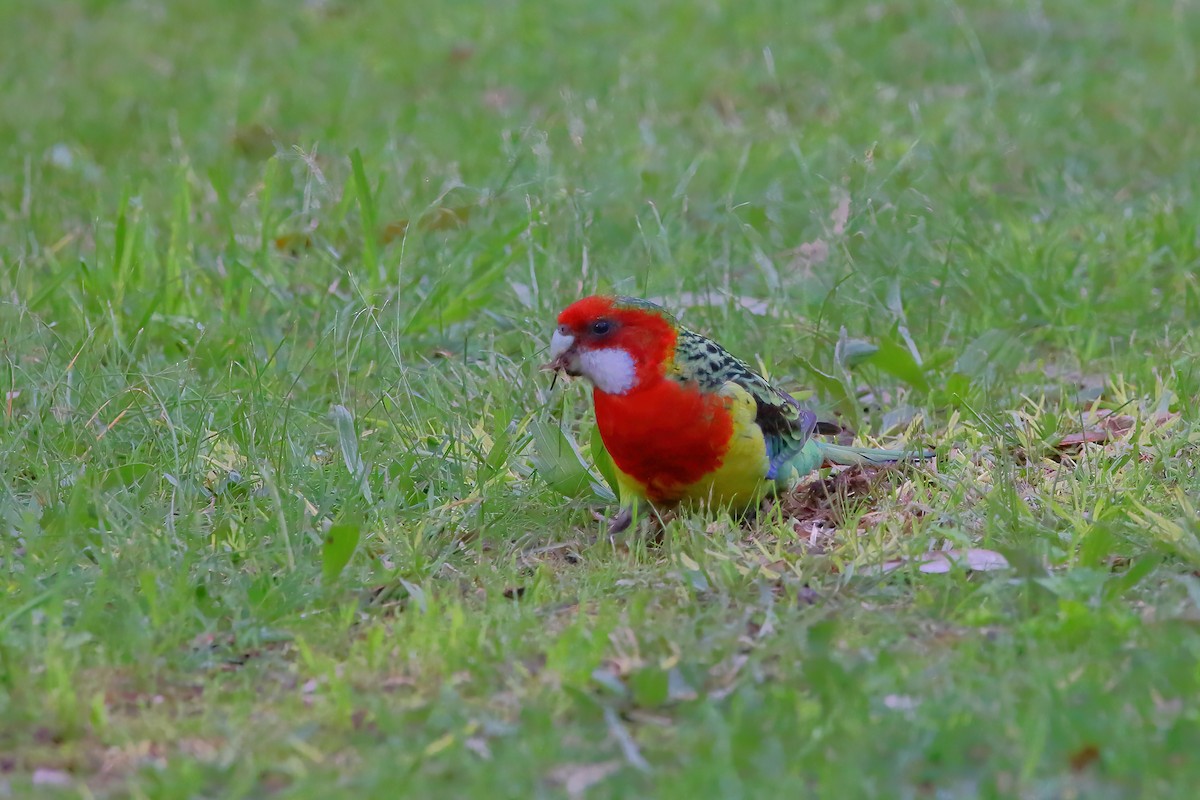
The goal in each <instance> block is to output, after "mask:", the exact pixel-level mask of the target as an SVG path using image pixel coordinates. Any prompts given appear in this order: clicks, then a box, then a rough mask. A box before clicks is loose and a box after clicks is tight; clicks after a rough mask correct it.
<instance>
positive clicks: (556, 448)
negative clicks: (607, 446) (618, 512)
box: [529, 420, 616, 501]
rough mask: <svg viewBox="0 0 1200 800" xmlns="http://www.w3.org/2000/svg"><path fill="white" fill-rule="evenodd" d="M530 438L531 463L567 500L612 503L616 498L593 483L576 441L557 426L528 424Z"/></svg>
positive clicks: (607, 490)
mask: <svg viewBox="0 0 1200 800" xmlns="http://www.w3.org/2000/svg"><path fill="white" fill-rule="evenodd" d="M529 433H530V435H531V436H532V437H533V450H534V452H533V464H534V466H535V467H536V468H537V471H538V474H539V475H541V476H542V480H544V481H545V482H546V484H547V485H548V486H550V488H552V489H554V490H555V491H556V492H559V493H560V494H563V495H566V496H567V497H588V496H589V495H592V496H595V497H599V498H601V499H603V500H607V501H613V500H616V496H615V495H614V494H613V493H612V491H611V490H609V488H608V487H607V486H604V485H603V484H601V483H600V482H599V481H597V480H596V478H595V476H594V475H592V472H591V470H589V469H588V466H587V463H586V462H585V461H584V459H583V453H581V452H580V451H579V446H578V445H577V444H576V443H575V440H574V439H573V438H572V437H571V436H570V435H569V434H568V433H567V432H566V431H564V430H562V428H560V427H558V425H556V424H554V423H551V422H547V421H545V420H534V421H533V422H532V423H530V425H529Z"/></svg>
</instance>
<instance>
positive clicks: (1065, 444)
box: [1055, 428, 1112, 450]
mask: <svg viewBox="0 0 1200 800" xmlns="http://www.w3.org/2000/svg"><path fill="white" fill-rule="evenodd" d="M1111 438H1112V434H1111V433H1109V432H1108V431H1106V430H1100V429H1098V428H1092V429H1089V430H1084V431H1078V432H1076V433H1068V434H1066V435H1065V436H1063V437H1062V438H1061V439H1059V440H1058V443H1057V444H1056V445H1055V446H1056V447H1058V448H1059V449H1060V450H1066V449H1068V448H1071V447H1079V446H1081V445H1085V444H1104V443H1105V442H1107V441H1108V440H1109V439H1111Z"/></svg>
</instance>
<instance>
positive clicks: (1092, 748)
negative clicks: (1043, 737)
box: [1069, 744, 1100, 772]
mask: <svg viewBox="0 0 1200 800" xmlns="http://www.w3.org/2000/svg"><path fill="white" fill-rule="evenodd" d="M1099 760H1100V748H1099V747H1097V746H1096V745H1094V744H1087V745H1084V746H1083V747H1081V748H1079V749H1078V750H1076V751H1075V752H1074V753H1071V756H1070V759H1069V761H1070V764H1071V769H1072V770H1074V771H1075V772H1082V771H1083V770H1085V769H1087V768H1088V767H1089V766H1091V765H1092V764H1094V763H1096V762H1097V761H1099Z"/></svg>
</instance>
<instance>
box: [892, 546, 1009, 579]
mask: <svg viewBox="0 0 1200 800" xmlns="http://www.w3.org/2000/svg"><path fill="white" fill-rule="evenodd" d="M905 564H915V565H916V567H917V571H918V572H925V573H928V574H932V575H941V574H944V573H947V572H951V571H952V570H954V569H955V568H956V567H961V568H963V569H967V570H970V571H972V572H989V571H991V570H996V569H1008V567H1009V564H1008V559H1007V558H1005V557H1004V556H1002V555H1000V554H999V553H997V552H996V551H994V550H984V549H983V548H981V547H969V548H967V549H966V550H935V551H933V552H930V553H925V554H924V555H922V556H919V557H917V558H893V559H892V560H891V561H885V562H883V564H881V565H880V566H879V569H878V571H879V572H892V571H893V570H897V569H899V568H900V567H902V566H904V565H905Z"/></svg>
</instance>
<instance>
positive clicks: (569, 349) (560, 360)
mask: <svg viewBox="0 0 1200 800" xmlns="http://www.w3.org/2000/svg"><path fill="white" fill-rule="evenodd" d="M542 369H549V370H553V371H555V372H565V373H567V374H568V375H570V376H572V377H576V378H577V377H579V376H580V375H581V374H583V373H581V372H580V371H579V354H578V353H577V352H575V337H574V336H572V335H571V334H570V333H568V332H567V329H566V328H565V326H560V327H559V329H558V330H556V331H555V332H554V335H553V336H551V337H550V361H549V363H546V364H543V365H542Z"/></svg>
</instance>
